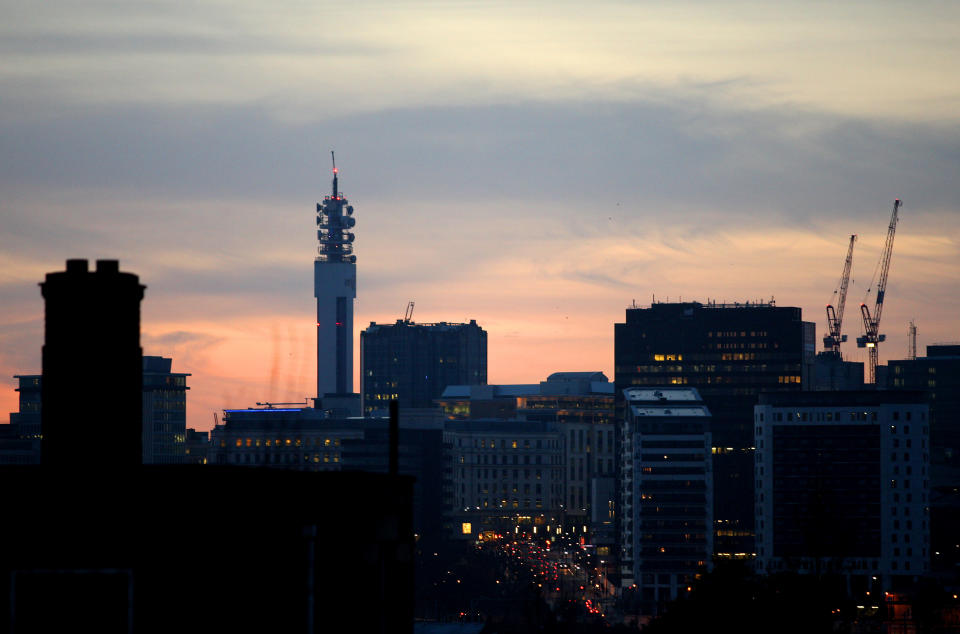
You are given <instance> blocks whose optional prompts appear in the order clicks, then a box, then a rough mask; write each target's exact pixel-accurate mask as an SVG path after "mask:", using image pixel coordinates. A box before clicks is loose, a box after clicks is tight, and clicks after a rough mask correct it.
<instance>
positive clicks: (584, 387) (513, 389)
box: [437, 372, 617, 549]
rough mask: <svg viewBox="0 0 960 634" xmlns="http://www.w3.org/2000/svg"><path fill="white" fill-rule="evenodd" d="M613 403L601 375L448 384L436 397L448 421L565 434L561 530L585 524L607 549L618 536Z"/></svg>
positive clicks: (592, 537)
mask: <svg viewBox="0 0 960 634" xmlns="http://www.w3.org/2000/svg"><path fill="white" fill-rule="evenodd" d="M613 403H614V394H613V383H611V382H610V381H609V379H607V377H606V376H605V375H604V374H603V373H602V372H554V373H553V374H551V375H550V376H548V377H547V379H546V380H545V381H541V382H540V383H533V384H519V385H451V386H448V387H447V388H446V389H445V390H444V391H443V394H442V395H441V397H440V398H439V399H437V404H438V405H439V406H440V408H441V410H442V411H443V413H444V416H445V417H446V418H447V419H449V420H483V419H487V420H493V419H495V420H511V421H537V422H549V423H554V424H556V425H557V428H558V429H559V431H560V433H561V434H562V436H563V465H564V477H563V482H564V484H563V503H562V504H563V508H564V514H563V517H564V521H565V524H564V526H565V527H567V528H569V529H570V530H573V528H575V527H577V528H578V530H582V527H583V526H584V525H586V526H587V527H588V538H589V540H590V541H591V543H593V544H596V545H598V546H599V547H601V548H605V549H609V547H610V546H612V545H613V544H614V542H615V538H616V534H615V527H614V525H613V521H612V518H611V516H610V506H611V503H612V502H613V501H614V500H615V498H616V496H615V475H616V457H617V456H616V451H615V444H616V443H615V437H616V426H615V425H614V424H613V420H614V416H613V414H614V409H613ZM518 426H519V425H518Z"/></svg>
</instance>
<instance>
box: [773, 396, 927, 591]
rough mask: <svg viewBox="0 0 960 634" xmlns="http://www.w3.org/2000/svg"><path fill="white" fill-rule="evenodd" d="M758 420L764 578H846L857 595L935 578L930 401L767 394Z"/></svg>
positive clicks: (886, 397)
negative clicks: (786, 574) (930, 574)
mask: <svg viewBox="0 0 960 634" xmlns="http://www.w3.org/2000/svg"><path fill="white" fill-rule="evenodd" d="M754 411H755V419H754V422H755V435H756V441H755V442H756V447H757V451H756V467H755V468H756V487H757V488H756V492H757V493H756V527H757V529H756V530H757V558H756V561H755V565H756V569H757V571H758V572H761V573H775V572H780V571H794V572H801V573H808V574H837V575H846V576H849V577H850V588H851V589H852V590H853V592H855V593H857V592H865V591H873V590H880V589H882V590H891V589H897V588H898V587H899V585H898V584H900V583H905V584H906V585H908V586H910V585H912V584H913V583H914V582H915V580H916V578H917V577H919V576H921V575H923V574H925V573H926V572H927V570H928V562H929V559H930V544H929V540H930V525H929V517H928V515H927V506H928V505H929V503H930V500H929V477H930V474H929V472H928V468H929V457H930V449H929V429H930V427H929V425H930V422H929V420H928V416H927V413H928V412H927V405H926V403H925V402H924V397H923V394H922V393H919V392H905V391H904V392H897V391H872V390H871V391H859V392H804V393H794V394H784V393H779V394H778V393H765V394H761V395H760V402H759V404H758V405H757V406H756V408H755V410H754ZM874 577H877V579H878V581H879V582H880V588H876V587H874V585H873V578H874Z"/></svg>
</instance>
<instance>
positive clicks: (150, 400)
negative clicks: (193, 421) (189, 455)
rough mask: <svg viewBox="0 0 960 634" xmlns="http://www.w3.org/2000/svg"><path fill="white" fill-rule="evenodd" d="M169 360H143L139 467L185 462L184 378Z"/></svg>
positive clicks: (145, 358)
mask: <svg viewBox="0 0 960 634" xmlns="http://www.w3.org/2000/svg"><path fill="white" fill-rule="evenodd" d="M172 364H173V360H172V359H166V358H164V357H149V356H145V357H143V464H182V463H183V462H185V461H186V436H187V390H189V389H190V388H189V387H187V377H188V376H190V375H189V374H184V373H181V372H171V371H170V369H171V367H172Z"/></svg>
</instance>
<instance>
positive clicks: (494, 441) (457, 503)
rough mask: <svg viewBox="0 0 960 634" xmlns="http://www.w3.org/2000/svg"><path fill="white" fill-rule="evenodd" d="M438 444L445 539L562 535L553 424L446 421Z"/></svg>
mask: <svg viewBox="0 0 960 634" xmlns="http://www.w3.org/2000/svg"><path fill="white" fill-rule="evenodd" d="M443 443H444V450H445V454H446V461H447V469H448V471H447V473H448V475H447V477H446V479H445V482H444V486H445V496H444V497H445V506H446V508H447V517H446V522H445V523H446V526H447V530H448V535H449V536H450V537H460V538H463V539H477V537H478V536H479V535H481V534H483V533H484V532H486V531H492V532H495V533H500V534H505V533H519V532H525V533H530V534H540V535H544V534H546V533H550V534H554V535H556V534H562V533H563V525H564V519H565V518H564V508H563V473H564V464H563V435H562V433H561V430H560V428H559V426H558V425H557V424H555V423H549V422H526V423H522V424H518V423H517V422H515V421H493V420H492V421H483V420H473V421H447V423H446V424H445V425H444V431H443ZM584 530H585V527H583V526H578V527H576V529H573V528H571V529H570V531H571V532H573V533H576V534H582V533H583V532H584Z"/></svg>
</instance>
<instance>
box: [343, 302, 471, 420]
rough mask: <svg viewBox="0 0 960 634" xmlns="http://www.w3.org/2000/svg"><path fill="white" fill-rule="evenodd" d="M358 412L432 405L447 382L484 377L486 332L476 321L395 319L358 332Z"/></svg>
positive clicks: (466, 381)
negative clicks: (393, 402) (394, 405)
mask: <svg viewBox="0 0 960 634" xmlns="http://www.w3.org/2000/svg"><path fill="white" fill-rule="evenodd" d="M360 380H361V385H362V387H361V390H362V392H363V411H364V413H365V414H370V413H374V412H378V411H383V410H385V409H386V407H387V404H388V403H389V402H390V400H392V399H397V400H398V401H399V404H400V408H401V409H408V408H420V407H432V406H433V405H434V400H435V399H438V398H440V396H441V395H442V394H443V390H444V389H445V388H446V387H447V386H448V385H474V384H483V383H486V382H487V333H486V331H485V330H484V329H483V328H481V327H480V326H478V325H477V322H476V320H470V323H469V324H449V323H446V322H440V323H436V324H417V323H414V322H412V321H407V320H399V319H398V320H397V322H396V323H395V324H375V323H373V322H371V323H370V326H369V327H368V328H367V329H366V330H364V331H363V332H362V333H360Z"/></svg>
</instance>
